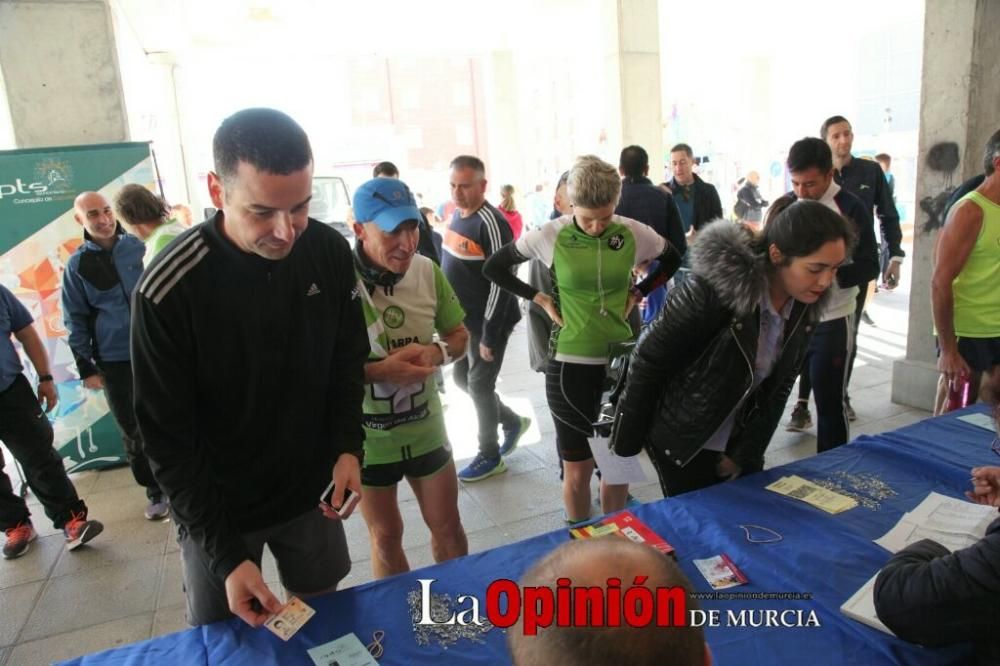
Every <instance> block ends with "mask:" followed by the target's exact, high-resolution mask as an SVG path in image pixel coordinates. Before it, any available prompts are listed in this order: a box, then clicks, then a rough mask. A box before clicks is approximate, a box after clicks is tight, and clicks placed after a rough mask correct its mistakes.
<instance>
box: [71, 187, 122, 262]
mask: <svg viewBox="0 0 1000 666" xmlns="http://www.w3.org/2000/svg"><path fill="white" fill-rule="evenodd" d="M73 218H74V219H75V220H76V221H77V222H78V223H79V224H81V225H83V228H84V229H86V230H87V234H88V235H89V236H90V240H92V241H94V242H95V243H97V244H98V245H100V246H101V247H103V248H109V247H111V246H112V245H114V244H115V239H116V232H117V230H118V222H117V221H116V220H115V212H114V209H113V208H111V202H109V201H108V200H107V199H106V198H105V197H104V195H103V194H101V193H99V192H81V193H80V194H79V195H77V197H76V199H75V200H74V201H73Z"/></svg>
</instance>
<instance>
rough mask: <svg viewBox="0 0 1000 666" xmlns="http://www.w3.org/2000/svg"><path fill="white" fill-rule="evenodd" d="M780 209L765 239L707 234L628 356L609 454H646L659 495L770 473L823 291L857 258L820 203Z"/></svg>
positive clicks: (725, 227)
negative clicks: (767, 455) (686, 274)
mask: <svg viewBox="0 0 1000 666" xmlns="http://www.w3.org/2000/svg"><path fill="white" fill-rule="evenodd" d="M779 201H780V200H779ZM782 204H783V205H784V206H787V207H785V208H784V209H783V210H781V212H780V213H779V214H778V215H776V216H774V215H773V214H772V215H769V220H768V224H767V225H766V226H765V228H764V230H763V232H761V233H760V234H759V235H755V234H754V233H753V232H751V231H750V230H749V229H746V228H745V227H744V226H742V225H737V224H730V223H728V222H721V221H720V222H715V223H713V224H711V225H709V226H707V227H706V228H705V229H703V230H702V232H701V233H700V234H699V236H698V240H697V242H695V244H694V245H693V246H692V248H691V254H692V265H693V270H692V273H693V275H692V277H691V279H689V280H688V281H686V282H685V283H684V284H683V285H682V286H681V287H680V288H678V289H675V290H674V291H673V292H671V294H670V297H669V299H668V302H667V305H666V307H665V308H664V310H663V312H662V313H661V314H660V316H659V318H658V319H657V320H656V321H655V322H654V323H653V325H652V326H651V327H650V328H649V330H648V331H647V332H646V334H645V335H644V336H643V338H642V339H641V340H640V341H639V344H638V346H637V347H636V350H635V352H634V354H633V357H632V361H631V367H630V369H629V374H628V379H627V382H626V385H625V390H624V391H623V393H622V395H621V397H620V399H619V401H618V406H617V414H616V418H615V425H614V429H613V431H612V435H611V446H612V448H613V449H614V450H615V452H616V453H617V454H618V455H621V456H631V455H635V454H637V453H638V452H639V451H640V450H641V449H642V448H645V449H646V450H647V452H648V453H649V456H650V459H651V460H652V461H653V464H654V466H655V467H656V470H657V473H658V475H659V478H660V486H661V487H662V488H663V493H664V495H679V494H681V493H684V492H688V491H690V490H696V489H698V488H703V487H705V486H709V485H712V484H714V483H719V482H720V481H726V480H729V479H734V478H736V477H737V476H740V475H741V474H748V473H751V472H757V471H760V470H761V469H762V468H763V466H764V450H765V449H766V448H767V445H768V443H769V442H770V440H771V435H772V434H773V433H774V430H775V428H776V427H777V425H778V421H779V419H780V418H781V415H782V413H783V410H784V408H785V402H786V400H787V398H788V394H789V392H790V391H791V389H792V385H793V384H794V383H795V378H796V376H797V374H798V372H799V369H800V367H801V365H802V359H803V357H804V355H805V352H806V348H807V346H808V344H809V339H810V338H811V337H812V334H813V330H814V329H815V325H816V322H817V321H818V318H819V311H820V309H821V308H822V303H823V300H824V298H823V297H824V294H825V293H826V290H827V289H828V287H829V286H830V285H831V284H832V283H833V281H834V279H835V277H836V272H837V269H838V268H839V267H840V266H841V264H844V263H845V262H846V261H848V259H849V257H850V252H851V248H852V246H853V243H854V231H853V229H852V227H851V224H850V222H848V221H847V220H846V219H845V218H843V217H842V216H840V215H838V214H837V213H835V212H833V211H832V210H830V209H829V208H827V207H826V206H824V205H823V204H821V203H818V202H814V201H798V202H796V203H792V204H790V205H788V203H787V202H780V203H779V202H775V206H773V207H772V208H779V207H780V206H781V205H782ZM772 218H773V219H772Z"/></svg>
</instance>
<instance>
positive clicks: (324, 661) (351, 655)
mask: <svg viewBox="0 0 1000 666" xmlns="http://www.w3.org/2000/svg"><path fill="white" fill-rule="evenodd" d="M308 654H309V657H310V658H311V659H312V660H313V663H314V664H316V666H333V665H334V664H336V665H337V666H378V662H377V661H375V657H373V656H372V655H371V653H369V652H368V648H366V647H365V645H364V643H362V642H361V641H360V640H358V637H357V636H355V635H354V634H347V635H346V636H341V637H340V638H338V639H337V640H335V641H330V642H329V643H323V644H322V645H317V646H316V647H314V648H312V649H311V650H308Z"/></svg>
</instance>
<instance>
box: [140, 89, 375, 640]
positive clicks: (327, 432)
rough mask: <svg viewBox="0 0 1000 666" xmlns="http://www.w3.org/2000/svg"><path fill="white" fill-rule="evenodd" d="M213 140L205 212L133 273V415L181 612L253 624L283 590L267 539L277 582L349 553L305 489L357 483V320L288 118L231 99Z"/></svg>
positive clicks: (348, 268)
mask: <svg viewBox="0 0 1000 666" xmlns="http://www.w3.org/2000/svg"><path fill="white" fill-rule="evenodd" d="M213 153H214V157H215V171H214V172H212V173H209V175H208V186H209V193H210V194H211V197H212V202H213V204H214V205H215V206H216V208H218V209H219V212H217V213H216V215H215V217H213V218H212V219H209V220H207V221H206V222H204V223H203V224H200V225H198V226H196V227H194V228H192V229H190V230H188V231H187V232H185V233H184V234H182V235H181V236H179V237H178V238H176V239H175V240H174V241H173V242H172V243H171V244H170V245H168V246H167V247H166V248H165V249H164V250H163V251H162V252H161V253H160V254H158V255H157V257H156V258H155V259H154V260H153V263H152V264H150V266H149V268H147V270H146V272H145V273H144V274H143V276H142V279H141V281H140V282H139V285H138V287H137V288H136V292H135V297H134V300H133V313H134V314H133V317H134V319H133V327H132V349H133V364H134V372H135V386H136V416H137V417H138V420H139V426H140V428H141V430H142V435H143V437H144V439H145V442H146V452H147V454H148V456H149V459H150V462H151V464H152V468H153V473H154V474H155V475H156V479H157V481H159V483H160V485H161V486H162V488H163V489H164V490H165V491H166V493H167V495H168V496H169V498H170V500H171V506H172V509H173V514H174V517H175V519H176V522H177V525H178V543H179V544H180V551H181V561H182V563H183V574H184V589H185V592H186V594H187V611H188V621H189V622H190V623H191V624H194V625H198V624H206V623H209V622H214V621H217V620H222V619H225V618H227V617H229V616H230V614H236V615H238V616H239V617H240V618H242V619H243V620H244V621H246V622H247V623H249V624H251V625H254V626H259V625H261V624H262V623H263V622H264V621H265V620H266V619H267V618H268V616H269V615H270V614H272V613H274V612H276V611H277V610H279V609H280V607H281V604H280V603H279V601H278V600H277V599H276V598H275V596H274V595H273V594H272V593H271V591H270V590H269V589H268V587H267V585H265V583H264V579H263V577H262V576H261V572H260V563H261V555H262V551H263V548H264V545H265V544H266V545H267V546H268V548H269V549H270V551H271V552H272V553H273V554H274V556H275V558H276V559H277V562H278V571H279V575H280V578H281V583H282V586H283V587H284V588H285V589H286V590H287V591H288V593H289V594H294V595H296V596H300V597H302V596H309V595H315V594H319V593H323V592H327V591H330V590H333V589H335V587H336V585H337V583H338V582H339V581H340V580H341V579H342V578H343V577H344V576H345V575H347V572H348V571H349V570H350V557H349V555H348V552H347V543H346V539H345V537H344V530H343V526H342V525H341V523H340V521H339V520H328V519H326V518H324V516H323V513H322V512H321V511H320V509H319V507H318V504H319V500H320V496H321V495H322V494H324V492H323V489H324V487H326V486H327V485H328V484H329V483H330V480H331V477H332V479H333V482H334V483H335V486H334V492H333V497H332V499H331V501H330V503H331V504H332V505H333V506H334V507H335V508H338V507H340V506H341V505H342V502H343V501H344V499H345V491H347V490H350V491H352V492H354V493H360V490H361V481H360V459H361V457H362V456H363V453H362V444H363V439H364V435H363V431H362V427H361V414H362V412H361V402H362V398H363V395H364V364H365V361H366V359H367V357H368V352H369V347H368V336H367V335H366V333H365V324H364V319H363V316H362V312H361V303H360V299H359V297H358V291H357V287H356V284H357V282H356V278H355V275H354V263H353V259H352V256H351V249H350V247H349V246H348V244H347V241H346V240H344V238H343V237H341V236H340V234H338V233H337V232H336V231H334V230H333V229H331V228H330V227H328V226H326V225H324V224H322V223H320V222H319V221H317V220H312V219H309V218H308V211H309V199H310V196H311V192H312V171H313V161H312V151H311V148H310V146H309V139H308V138H307V137H306V134H305V132H303V131H302V128H301V127H299V125H298V124H296V123H295V121H294V120H292V119H291V118H289V117H288V116H286V115H285V114H283V113H281V112H278V111H274V110H271V109H246V110H244V111H240V112H238V113H236V114H234V115H233V116H230V117H229V118H227V119H226V120H225V121H223V123H222V125H221V126H220V127H219V129H218V131H217V132H216V134H215V139H214V144H213ZM331 470H332V471H331ZM349 513H350V511H349V510H348V511H345V514H349ZM344 517H345V518H346V517H347V516H346V515H345V516H344Z"/></svg>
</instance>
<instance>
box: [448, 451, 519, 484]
mask: <svg viewBox="0 0 1000 666" xmlns="http://www.w3.org/2000/svg"><path fill="white" fill-rule="evenodd" d="M506 471H507V465H506V464H505V463H504V461H503V458H487V457H486V456H483V455H481V454H476V457H475V458H473V459H472V462H470V463H469V465H468V466H467V467H466V468H465V469H463V470H462V471H461V472H459V473H458V478H459V479H460V480H462V481H466V482H468V483H471V482H473V481H482V480H483V479H488V478H489V477H491V476H495V475H497V474H503V473H504V472H506Z"/></svg>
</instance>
